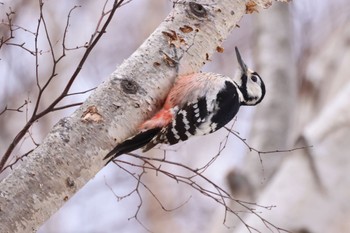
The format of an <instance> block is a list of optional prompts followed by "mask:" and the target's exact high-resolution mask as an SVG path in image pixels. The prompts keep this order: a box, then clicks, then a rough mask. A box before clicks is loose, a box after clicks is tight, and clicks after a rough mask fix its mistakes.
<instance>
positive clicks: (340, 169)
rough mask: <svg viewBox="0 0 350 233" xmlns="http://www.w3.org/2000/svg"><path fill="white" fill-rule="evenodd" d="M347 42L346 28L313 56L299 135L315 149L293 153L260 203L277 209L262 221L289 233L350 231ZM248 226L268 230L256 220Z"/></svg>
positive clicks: (301, 103) (297, 125)
mask: <svg viewBox="0 0 350 233" xmlns="http://www.w3.org/2000/svg"><path fill="white" fill-rule="evenodd" d="M349 38H350V24H349V23H347V24H346V25H344V26H342V27H339V28H338V30H334V31H333V32H332V33H331V34H330V37H329V38H326V39H325V40H324V41H325V43H324V44H322V46H320V47H316V48H313V49H311V50H310V54H309V62H308V63H307V66H306V73H305V80H304V83H303V85H302V88H301V91H300V100H299V104H298V108H297V111H296V113H298V114H296V118H299V119H300V121H299V122H298V121H296V122H295V129H297V130H298V133H299V135H300V136H301V137H302V138H303V139H304V140H305V141H306V143H307V145H312V148H310V149H308V150H298V151H295V152H293V153H292V155H291V156H289V157H288V158H287V159H286V160H285V161H284V163H283V164H282V165H281V167H280V169H279V170H278V172H277V173H276V174H275V176H274V177H273V179H272V180H271V181H270V182H269V185H268V186H267V187H266V188H265V189H264V190H263V192H261V193H260V195H259V197H258V198H257V203H259V204H269V205H275V206H276V207H275V208H273V209H272V210H265V211H263V213H262V217H264V218H265V219H268V220H269V221H271V222H273V223H274V224H276V225H278V226H280V227H283V228H285V229H288V230H290V231H291V232H349V231H350V222H349V221H348V220H349V218H350V205H349V196H350V189H349V186H350V178H349V175H348V173H349V172H348V171H349V169H350V157H349V151H350V145H349V137H350V133H349V125H350V108H349V104H350V101H349V96H350V78H349V75H348V74H349V65H348V64H349V61H350V49H349V43H348V42H349ZM320 48H321V49H320ZM300 128H301V130H299V129H300ZM309 158H312V160H313V161H314V163H315V165H316V168H317V172H318V174H319V177H320V181H321V187H320V186H319V185H318V184H317V180H315V176H314V174H313V172H312V169H310V161H309ZM246 223H247V224H249V225H251V226H254V227H256V228H257V229H258V230H262V231H263V230H264V229H266V226H265V225H264V224H260V222H259V221H256V218H254V217H253V216H250V217H249V218H248V219H247V220H246ZM235 232H247V230H246V229H245V228H244V227H242V228H240V229H239V230H238V231H235Z"/></svg>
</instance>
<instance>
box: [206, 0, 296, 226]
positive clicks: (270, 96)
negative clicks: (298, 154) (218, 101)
mask: <svg viewBox="0 0 350 233" xmlns="http://www.w3.org/2000/svg"><path fill="white" fill-rule="evenodd" d="M253 24H254V27H253V29H254V31H253V35H254V36H253V38H254V39H253V46H252V47H253V60H254V61H255V63H256V64H255V69H256V70H257V71H258V73H259V74H260V75H261V77H263V79H264V81H265V84H266V90H267V93H266V96H265V99H264V101H263V102H261V104H259V105H258V106H257V107H256V110H255V112H254V117H253V120H252V128H251V132H250V137H249V138H248V140H247V143H248V144H249V145H250V146H251V147H254V148H256V149H258V150H260V151H274V150H277V149H286V148H288V146H290V142H289V140H290V138H289V137H290V134H289V132H290V129H291V127H292V123H293V115H292V113H293V109H294V107H295V102H296V98H295V97H296V83H297V82H296V78H295V69H294V66H293V65H292V64H293V60H292V56H291V54H292V48H291V41H290V38H291V31H292V30H291V28H290V26H291V23H290V18H289V9H288V5H286V4H280V3H277V4H274V5H273V6H272V7H271V8H269V10H267V11H265V12H262V13H261V14H258V15H256V16H255V17H254V19H253ZM261 156H262V161H260V159H259V156H258V154H257V153H256V152H255V151H250V152H249V151H248V153H247V154H246V156H245V158H244V163H243V166H242V167H238V168H233V170H232V171H231V172H230V173H229V174H228V176H227V179H228V184H229V187H230V190H231V192H232V194H233V196H234V197H235V198H237V199H239V200H245V201H249V202H256V199H255V198H256V197H258V195H259V193H260V192H261V190H263V188H264V186H265V185H267V184H268V183H269V181H270V179H271V178H272V177H273V175H274V173H275V172H276V170H278V168H279V167H280V164H281V162H282V160H283V158H284V157H283V156H282V154H280V153H275V154H273V155H271V156H265V155H261ZM230 205H231V208H232V209H234V210H236V211H240V210H242V214H240V215H241V216H242V215H244V212H245V211H244V209H243V208H242V207H241V206H240V205H239V204H237V203H236V202H232V203H231V204H230ZM229 222H230V225H231V226H237V225H239V224H240V220H239V219H237V218H235V217H234V218H232V219H230V221H229ZM218 224H221V223H220V222H219V223H216V225H218ZM217 229H218V228H217V227H214V230H213V231H212V232H217ZM233 231H234V230H233V229H224V230H222V231H221V232H222V233H224V232H233Z"/></svg>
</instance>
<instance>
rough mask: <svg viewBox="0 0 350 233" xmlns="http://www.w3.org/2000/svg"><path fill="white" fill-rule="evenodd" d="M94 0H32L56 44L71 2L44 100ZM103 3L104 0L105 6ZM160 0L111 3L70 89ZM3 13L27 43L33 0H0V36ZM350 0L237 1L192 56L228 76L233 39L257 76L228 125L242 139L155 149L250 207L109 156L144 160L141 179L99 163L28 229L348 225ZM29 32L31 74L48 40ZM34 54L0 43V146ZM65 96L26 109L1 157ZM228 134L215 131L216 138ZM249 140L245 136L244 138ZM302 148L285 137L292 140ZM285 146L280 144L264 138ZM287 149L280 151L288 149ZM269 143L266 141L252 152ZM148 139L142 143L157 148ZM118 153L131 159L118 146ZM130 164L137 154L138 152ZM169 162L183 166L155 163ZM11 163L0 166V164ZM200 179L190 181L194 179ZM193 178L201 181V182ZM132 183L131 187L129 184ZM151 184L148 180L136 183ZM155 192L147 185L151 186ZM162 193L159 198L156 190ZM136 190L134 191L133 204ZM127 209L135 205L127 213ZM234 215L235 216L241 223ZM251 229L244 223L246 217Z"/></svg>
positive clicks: (122, 43) (108, 64) (149, 28)
mask: <svg viewBox="0 0 350 233" xmlns="http://www.w3.org/2000/svg"><path fill="white" fill-rule="evenodd" d="M104 3H105V2H104V1H83V0H71V1H60V2H59V3H58V2H57V1H44V10H43V13H44V17H45V20H46V24H47V28H48V32H49V35H50V40H51V42H52V44H53V47H54V48H55V51H56V52H57V53H58V54H59V52H60V51H61V50H62V47H61V45H62V35H63V33H64V30H65V26H66V22H67V15H68V13H69V11H70V10H71V9H72V8H73V7H74V6H78V5H79V6H81V7H79V8H77V9H75V10H74V11H73V12H72V14H71V17H70V26H69V28H68V33H67V37H66V46H67V47H69V48H70V50H69V51H67V54H66V56H65V57H64V58H63V59H62V60H61V62H60V63H59V65H58V66H57V71H56V72H57V76H56V77H55V78H54V80H53V82H52V83H51V84H50V85H49V87H48V91H47V92H45V94H44V96H43V101H42V103H41V104H40V108H41V109H43V108H45V107H47V106H48V105H49V104H50V103H51V102H52V101H53V100H54V99H55V98H56V97H57V96H58V95H59V93H60V92H61V91H62V89H63V88H64V87H65V85H66V83H67V81H68V79H69V77H70V76H71V75H72V72H73V71H74V69H75V68H76V66H77V63H78V61H79V60H80V59H81V56H82V54H83V52H84V48H80V49H74V48H76V47H77V46H78V47H79V46H83V45H84V44H85V43H86V42H87V41H89V40H90V37H91V34H92V33H93V32H94V31H95V28H96V25H97V22H98V20H99V19H100V16H101V12H102V9H103V6H104ZM110 4H111V3H108V4H107V9H108V6H110ZM172 6H173V3H172V2H171V1H169V0H146V1H145V0H143V1H141V0H132V1H130V3H128V4H126V5H125V6H123V7H122V8H120V9H118V10H117V12H116V15H115V17H114V19H113V21H112V22H111V24H110V26H109V28H108V29H107V33H106V34H105V35H104V36H103V37H102V39H101V40H100V42H99V43H98V44H97V46H96V48H95V49H94V50H93V52H92V53H91V54H90V56H89V58H88V60H87V63H86V64H85V65H84V67H83V69H82V71H81V73H80V75H79V76H78V79H77V80H76V82H75V83H74V85H73V87H72V92H82V91H86V90H89V89H91V88H94V87H96V86H97V85H99V84H100V83H101V82H103V81H104V80H105V79H106V78H107V77H108V76H109V74H110V73H112V72H113V71H114V70H115V68H116V66H118V65H119V64H121V63H122V62H123V60H124V59H127V58H128V57H129V56H130V55H131V54H132V53H133V52H134V51H135V50H136V49H137V48H138V46H140V44H141V43H142V42H143V41H144V40H145V39H146V38H147V37H148V36H149V35H150V33H152V32H153V31H154V29H155V28H156V27H157V26H158V25H159V24H160V23H161V22H162V20H163V19H164V18H165V17H166V16H167V15H168V13H169V12H170V10H171V9H172ZM10 12H14V13H13V14H11V19H12V24H13V25H15V26H14V29H15V30H13V33H14V35H13V36H14V39H13V40H12V41H11V42H12V43H14V44H17V45H21V44H23V43H25V44H24V45H23V46H24V47H26V48H28V49H29V50H34V49H35V47H34V45H35V44H34V38H35V36H34V34H33V33H34V32H35V31H36V27H37V22H38V16H39V4H38V1H33V0H31V1H28V0H5V1H4V0H2V1H0V17H1V23H0V36H1V37H3V38H4V37H6V36H8V35H9V29H8V23H9V22H8V16H7V15H8V14H10ZM349 12H350V5H349V4H348V1H347V0H335V1H320V0H318V1H317V0H304V1H293V2H290V3H289V4H282V3H274V4H273V6H272V7H270V8H269V9H267V10H261V11H260V12H259V13H254V14H252V15H246V16H244V18H243V19H242V21H241V22H240V27H239V28H236V29H235V30H234V31H233V33H232V34H231V36H230V37H229V38H228V39H227V40H226V41H225V42H224V44H223V48H224V52H223V53H218V54H215V55H214V56H213V57H212V58H211V60H212V62H210V63H208V64H207V65H206V66H205V67H204V68H203V70H204V71H211V72H216V73H222V74H226V75H229V76H233V74H234V72H235V69H236V68H237V62H236V58H235V54H234V46H238V47H239V49H240V51H241V54H242V56H243V58H244V59H245V60H246V63H247V64H248V66H250V67H252V68H253V69H254V70H256V71H257V72H258V73H259V74H260V75H261V76H262V78H263V79H264V81H265V84H266V86H267V94H266V97H265V99H264V101H263V102H262V103H261V104H260V105H258V106H257V107H254V108H249V107H246V108H244V107H243V108H241V110H240V112H239V114H238V117H237V119H236V121H235V122H232V123H230V124H229V125H228V127H229V128H230V127H231V126H232V125H233V130H234V131H235V132H237V133H238V134H239V136H240V137H241V138H242V139H246V140H245V141H242V140H241V139H239V138H238V137H236V136H235V135H233V134H230V133H229V132H228V131H227V130H225V129H222V130H220V131H219V132H216V133H214V134H212V135H208V136H205V137H200V138H193V139H192V140H190V141H187V142H185V143H182V144H179V145H176V146H173V147H171V148H169V150H167V152H166V157H167V159H171V161H174V162H180V163H182V164H184V165H186V166H189V167H191V168H194V169H196V168H200V167H203V166H205V165H206V164H207V163H208V162H209V161H211V159H212V158H213V157H214V156H215V155H217V154H218V152H219V150H220V148H222V146H223V145H225V148H224V149H223V150H222V151H221V152H220V155H219V157H218V158H216V159H215V161H214V162H213V163H212V164H211V165H210V167H209V168H208V169H206V171H205V172H204V175H205V176H206V177H208V178H209V179H210V180H211V181H212V182H214V183H215V184H217V185H218V186H220V187H222V188H224V189H225V190H227V191H229V192H230V193H231V194H232V195H233V196H234V197H235V198H236V199H238V200H244V201H247V202H249V203H257V204H258V205H259V206H260V207H259V206H258V205H252V208H254V209H256V211H257V213H258V215H259V216H260V217H259V216H256V215H254V214H251V213H249V211H247V210H246V209H244V208H242V206H241V205H239V204H238V203H237V202H235V201H232V203H226V204H227V206H229V207H230V208H232V209H233V210H235V213H236V214H237V215H235V214H232V213H227V212H225V208H224V207H223V206H222V205H220V204H218V203H217V202H215V201H214V200H213V199H211V198H208V197H206V196H205V195H203V194H202V193H200V192H198V190H195V189H194V188H192V187H191V186H189V185H185V184H181V183H177V182H175V181H174V180H173V179H170V178H169V177H167V176H165V175H162V174H157V173H156V172H154V171H146V173H142V172H143V171H142V169H139V168H136V167H132V166H128V165H127V164H126V163H120V164H119V165H120V166H121V167H123V168H125V169H127V170H128V171H129V172H130V173H131V174H136V175H140V174H142V182H143V183H144V184H146V186H147V188H145V187H144V186H142V185H139V186H140V187H138V186H137V185H138V183H137V181H136V179H135V178H134V177H133V176H132V175H131V174H130V173H128V172H126V171H125V170H123V169H122V168H121V167H118V166H117V165H115V164H109V165H108V166H107V167H106V168H104V169H103V170H102V171H100V172H99V173H98V174H97V175H96V177H95V178H94V179H92V180H91V181H90V182H89V183H88V184H87V185H86V186H85V187H84V188H83V189H81V190H80V191H79V192H78V193H77V194H76V195H75V196H74V197H72V198H71V199H70V200H69V201H68V202H67V203H66V205H65V206H63V208H61V209H60V211H58V212H57V213H56V214H55V215H53V216H52V217H51V218H50V219H49V220H48V221H47V222H46V223H45V224H44V225H43V226H42V227H41V229H40V230H39V232H40V233H46V232H52V233H56V232H57V233H61V232H62V233H75V232H76V233H79V232H84V233H85V232H91V233H93V232H121V233H122V232H126V233H127V232H156V233H160V232H178V233H181V232H183V233H188V232H208V233H214V232H215V233H236V232H249V229H248V227H247V226H251V227H252V228H254V229H257V230H259V231H260V232H278V227H279V228H283V229H288V230H290V231H291V232H310V233H324V232H327V233H338V232H350V221H349V219H350V202H349V201H348V200H349V197H350V176H349V175H348V174H347V171H349V170H350V143H349V142H350V141H349V138H350V133H349V132H350V107H349V106H350V20H349V19H350V14H349ZM40 33H41V34H40V36H39V37H38V47H39V51H40V54H41V55H40V56H39V61H38V64H39V67H38V74H39V76H38V77H39V82H40V83H44V82H45V81H46V80H47V77H49V75H50V72H51V70H52V66H53V62H52V59H51V57H50V56H51V53H50V47H49V44H48V41H47V38H46V36H45V32H44V31H43V29H41V30H40ZM35 64H36V62H35V57H34V56H33V55H31V54H30V53H29V52H28V51H26V50H25V49H23V48H22V47H20V46H16V45H11V44H7V45H3V46H2V47H1V48H0V71H1V72H0V84H1V85H0V112H2V110H3V109H4V108H5V107H6V106H7V107H8V108H13V109H16V108H18V107H19V106H22V105H23V104H24V103H27V104H25V105H24V106H23V107H22V108H21V109H20V110H21V111H22V112H18V111H5V112H4V113H2V114H1V115H0V155H2V154H4V152H5V150H6V149H7V147H8V146H9V144H10V143H11V142H12V140H13V138H14V137H15V135H16V134H17V133H18V132H19V131H20V130H21V129H22V127H23V125H24V124H25V122H26V120H27V119H28V115H30V113H31V112H32V111H33V108H34V106H33V104H34V103H35V100H36V98H37V95H38V88H37V81H36V65H35ZM88 95H89V93H86V94H81V95H74V96H72V97H70V98H66V99H64V101H63V102H62V105H64V104H71V103H78V102H81V101H84V99H86V98H87V96H88ZM73 111H74V108H69V109H65V110H62V111H56V112H53V113H50V114H48V115H47V116H45V117H43V118H42V119H40V120H39V121H38V122H36V123H35V124H34V125H33V126H32V128H31V129H30V131H29V132H28V133H27V135H26V136H25V138H24V140H22V141H21V143H20V144H19V145H18V146H17V147H16V148H15V150H14V153H13V155H12V157H11V159H10V161H9V162H13V161H15V160H16V158H17V157H18V156H21V155H23V154H24V153H26V152H28V151H29V150H30V149H33V148H35V146H36V144H40V142H41V141H42V140H43V138H44V137H45V135H46V134H47V133H48V132H49V130H50V129H51V127H52V126H53V125H54V124H55V123H56V122H57V121H58V120H59V119H60V118H62V117H64V116H67V115H69V114H71V113H72V112H73ZM227 138H228V140H227V142H226V139H227ZM244 142H246V143H248V145H249V146H250V147H252V148H254V149H256V150H257V151H260V152H262V153H258V152H257V151H255V150H249V147H247V146H246V144H245V143H244ZM300 147H304V149H298V150H293V148H300ZM281 150H287V151H285V152H276V151H281ZM288 150H289V151H288ZM269 151H272V152H273V153H264V152H269ZM163 155H164V152H163V150H159V149H155V150H152V151H150V152H148V153H147V154H146V156H150V157H155V158H162V157H163ZM121 159H123V160H124V161H128V162H130V163H132V162H135V159H134V158H131V157H130V156H127V155H124V156H122V157H121ZM136 163H139V164H140V161H138V162H137V161H136ZM159 165H162V166H163V168H164V169H168V170H169V171H171V172H173V173H178V174H187V172H188V171H183V169H181V168H179V167H176V166H170V165H169V164H162V163H159ZM9 172H11V170H10V169H7V170H5V171H4V172H2V174H1V176H2V177H4V176H5V175H6V174H8V173H9ZM198 182H201V181H198ZM201 185H202V186H203V187H208V189H209V190H210V189H211V188H212V186H211V185H210V184H208V183H205V182H204V183H201ZM136 187H138V188H137V189H136V191H134V190H135V188H136ZM148 189H150V190H152V193H150V192H149V191H148ZM153 194H154V195H155V196H156V198H155V197H154V196H153ZM159 202H160V203H161V205H160V204H159ZM140 204H141V205H140ZM135 216H136V218H135ZM237 216H239V217H241V218H242V219H243V221H244V222H245V224H242V220H240V219H239V218H238V217H237ZM250 230H252V229H250Z"/></svg>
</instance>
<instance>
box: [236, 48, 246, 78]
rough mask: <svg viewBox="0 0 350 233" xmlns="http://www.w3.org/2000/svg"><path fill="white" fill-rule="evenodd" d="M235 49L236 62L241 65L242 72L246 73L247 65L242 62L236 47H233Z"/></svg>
mask: <svg viewBox="0 0 350 233" xmlns="http://www.w3.org/2000/svg"><path fill="white" fill-rule="evenodd" d="M235 50H236V56H237V60H238V63H239V65H240V66H241V68H242V72H243V74H245V73H247V69H248V68H247V65H246V64H245V63H244V61H243V60H242V57H241V54H240V53H239V51H238V48H237V47H235Z"/></svg>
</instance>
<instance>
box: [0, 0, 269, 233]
mask: <svg viewBox="0 0 350 233" xmlns="http://www.w3.org/2000/svg"><path fill="white" fill-rule="evenodd" d="M200 3H201V5H199V4H196V3H194V2H189V1H176V2H175V3H174V9H173V10H172V11H171V12H170V14H169V16H168V17H167V18H166V19H165V20H164V22H163V23H162V24H161V25H160V26H159V27H158V28H157V29H156V30H155V32H154V33H153V34H152V35H151V36H150V37H149V38H148V39H147V40H146V41H145V42H144V43H143V44H142V45H141V46H140V47H139V48H138V49H137V50H136V51H135V52H134V53H133V54H132V55H131V57H130V58H129V59H127V60H125V61H124V62H123V63H122V64H121V65H120V66H119V67H118V68H117V69H116V70H115V71H114V72H113V73H112V74H111V75H110V77H109V78H108V80H107V81H106V82H104V83H102V84H101V85H100V86H99V87H98V88H97V89H96V90H95V91H94V93H93V94H92V95H91V96H90V97H89V98H88V99H87V100H86V101H85V103H84V104H83V105H82V106H81V107H80V108H79V109H78V110H76V111H75V112H74V113H73V114H72V115H71V116H69V117H66V118H63V119H61V120H60V121H59V122H58V123H57V124H56V125H55V126H54V127H53V129H52V130H51V132H50V133H49V134H48V135H47V137H46V138H45V140H44V141H43V143H42V144H41V145H40V146H39V147H38V148H37V149H36V150H35V151H34V152H33V153H32V154H30V155H29V156H28V157H26V158H25V159H24V161H23V163H21V164H20V165H19V166H18V167H17V168H15V169H14V170H13V171H12V172H11V174H10V175H9V176H7V177H6V178H5V179H4V180H2V181H1V183H0V219H1V225H0V232H11V233H15V232H31V231H36V229H37V228H38V227H39V226H40V225H41V224H42V223H43V222H44V221H45V220H46V219H48V218H49V217H50V216H51V215H52V214H53V213H54V212H56V211H57V210H58V209H59V208H60V207H61V206H62V205H63V204H64V203H65V202H66V201H67V200H68V199H69V198H70V197H71V196H72V195H74V193H75V192H77V191H78V190H79V189H80V188H81V187H82V186H83V185H84V184H86V183H87V182H88V181H89V180H90V179H91V178H93V177H94V175H95V174H96V173H97V172H98V171H99V170H100V169H101V168H103V166H104V163H105V161H103V160H102V158H103V157H104V156H105V155H106V154H107V153H108V151H109V150H111V149H112V147H114V146H115V145H116V144H117V143H119V142H121V141H123V140H124V139H126V138H127V137H129V136H130V135H132V134H133V133H135V132H136V130H137V126H138V125H139V124H140V123H141V122H142V121H144V120H145V119H146V118H148V117H150V116H151V114H153V113H154V112H155V110H157V109H158V108H159V107H160V105H161V104H162V101H163V100H164V98H165V97H166V94H167V93H168V90H169V89H170V87H171V85H172V83H173V81H174V80H175V78H176V77H177V76H179V75H184V74H188V73H192V72H198V71H199V69H200V67H201V66H203V64H205V63H206V62H207V61H208V60H209V59H208V58H209V57H210V56H211V55H212V54H213V53H214V52H215V51H216V49H217V48H218V46H220V45H221V43H222V42H223V40H224V39H225V38H226V37H227V36H228V34H229V32H230V31H231V30H232V29H233V28H235V26H236V25H237V23H238V21H239V20H240V19H241V18H242V16H243V15H244V14H245V13H246V12H248V13H249V6H250V5H249V4H248V3H254V4H255V3H256V5H257V6H264V7H267V6H269V5H270V4H271V1H269V0H255V1H250V2H249V1H246V0H245V1H243V0H240V1H236V0H220V1H214V2H213V1H210V0H204V1H201V2H200ZM254 4H253V5H254ZM250 7H251V6H250Z"/></svg>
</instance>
